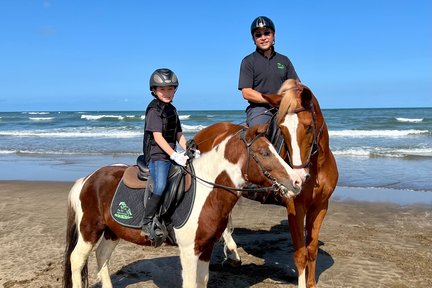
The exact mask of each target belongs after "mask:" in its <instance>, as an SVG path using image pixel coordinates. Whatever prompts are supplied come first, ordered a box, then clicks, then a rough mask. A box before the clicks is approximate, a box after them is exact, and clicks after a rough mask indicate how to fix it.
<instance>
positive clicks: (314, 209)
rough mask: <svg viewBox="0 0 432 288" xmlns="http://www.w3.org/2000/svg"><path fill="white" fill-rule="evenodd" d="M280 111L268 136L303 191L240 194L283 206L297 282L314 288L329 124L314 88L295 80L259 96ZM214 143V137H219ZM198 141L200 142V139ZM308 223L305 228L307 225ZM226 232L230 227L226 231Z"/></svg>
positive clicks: (332, 180) (328, 165)
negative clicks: (274, 92)
mask: <svg viewBox="0 0 432 288" xmlns="http://www.w3.org/2000/svg"><path fill="white" fill-rule="evenodd" d="M263 97H264V98H265V99H266V100H267V101H268V102H269V103H270V104H271V105H272V106H274V107H279V110H278V113H277V115H276V116H275V118H274V119H273V120H272V123H271V124H270V129H269V131H268V135H267V137H268V138H269V139H271V140H272V143H273V144H274V146H275V147H276V149H277V151H278V153H279V154H280V155H281V157H282V158H283V159H285V161H286V162H287V163H288V164H289V165H290V167H292V168H293V169H294V171H295V172H296V173H297V174H298V175H299V177H301V181H300V182H299V183H302V187H301V190H302V191H301V193H300V194H299V196H297V197H295V198H294V199H288V198H286V197H285V198H284V197H280V196H279V195H275V194H271V193H243V196H244V197H247V198H249V199H252V200H256V201H260V202H261V203H264V204H276V205H281V206H285V207H286V208H287V212H288V222H289V229H290V232H291V238H292V241H293V245H294V261H295V264H296V267H297V271H298V286H299V287H301V288H305V287H309V288H312V287H316V280H315V271H316V258H317V254H318V236H319V231H320V228H321V225H322V222H323V220H324V217H325V215H326V213H327V208H328V201H329V198H330V196H331V195H332V193H333V191H334V189H335V187H336V184H337V181H338V170H337V166H336V160H335V158H334V156H333V154H332V152H331V151H330V146H329V135H328V130H327V125H326V123H325V120H324V117H323V114H322V112H321V109H320V106H319V103H318V100H317V99H316V97H315V96H314V95H313V93H312V91H311V90H310V89H309V88H308V87H307V86H305V85H303V84H301V83H300V82H299V81H296V80H287V81H285V82H284V83H283V85H282V86H281V88H280V89H279V91H278V93H277V95H263ZM206 138H208V135H202V134H199V133H198V134H197V135H196V137H195V138H194V139H195V141H196V142H197V144H198V149H200V150H201V151H206V150H208V149H211V147H212V145H211V144H210V141H208V140H206V141H204V140H205V139H206ZM214 140H215V141H214V143H217V142H218V139H217V136H216V138H215V139H214ZM201 142H202V144H201ZM305 228H306V229H305ZM227 231H228V230H227ZM227 231H225V232H224V234H223V237H224V240H225V243H226V246H227V249H228V251H227V252H228V254H229V257H231V260H234V262H237V263H236V264H238V263H241V262H240V261H241V260H240V257H239V256H238V253H237V251H236V249H237V246H236V243H235V242H234V239H233V238H232V236H231V234H230V233H229V232H227Z"/></svg>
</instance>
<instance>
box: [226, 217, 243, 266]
mask: <svg viewBox="0 0 432 288" xmlns="http://www.w3.org/2000/svg"><path fill="white" fill-rule="evenodd" d="M230 219H231V217H230ZM230 226H231V221H229V224H228V227H227V228H226V229H225V230H224V232H223V234H222V237H223V239H224V242H225V245H224V253H225V257H226V259H225V262H224V264H225V263H227V264H228V265H230V266H232V267H237V266H240V265H241V258H240V255H239V254H238V252H237V244H236V242H235V241H234V239H233V237H232V229H230Z"/></svg>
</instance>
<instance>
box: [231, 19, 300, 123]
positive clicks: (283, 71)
mask: <svg viewBox="0 0 432 288" xmlns="http://www.w3.org/2000/svg"><path fill="white" fill-rule="evenodd" d="M251 34H252V39H253V41H254V44H255V45H256V50H255V52H253V53H252V54H249V55H248V56H246V57H245V58H243V60H242V62H241V66H240V78H239V86H238V89H239V90H241V92H242V95H243V98H244V99H246V100H247V101H248V102H249V106H248V107H247V108H246V123H247V125H248V126H253V125H257V124H264V123H267V122H269V121H270V119H271V118H272V116H273V115H274V114H275V113H276V109H272V107H271V106H270V105H269V104H268V103H267V101H266V100H265V99H264V98H263V97H262V94H275V93H277V91H278V90H279V88H280V87H281V85H282V83H283V82H284V81H285V80H287V79H299V78H298V76H297V73H296V71H295V69H294V66H293V65H292V63H291V61H290V60H289V59H288V57H287V56H285V55H282V54H279V53H277V52H276V51H275V49H274V43H275V35H276V29H275V25H274V24H273V21H272V20H270V19H269V18H267V17H265V16H259V17H257V18H256V19H255V20H253V22H252V24H251Z"/></svg>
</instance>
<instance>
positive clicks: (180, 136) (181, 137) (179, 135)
mask: <svg viewBox="0 0 432 288" xmlns="http://www.w3.org/2000/svg"><path fill="white" fill-rule="evenodd" d="M177 141H178V143H179V144H180V147H182V148H183V150H184V151H186V137H185V136H184V135H183V133H182V132H178V133H177Z"/></svg>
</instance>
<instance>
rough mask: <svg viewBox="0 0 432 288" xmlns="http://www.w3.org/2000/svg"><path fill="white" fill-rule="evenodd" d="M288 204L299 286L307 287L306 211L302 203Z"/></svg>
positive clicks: (301, 287)
mask: <svg viewBox="0 0 432 288" xmlns="http://www.w3.org/2000/svg"><path fill="white" fill-rule="evenodd" d="M293 202H294V201H290V203H289V204H288V208H287V209H288V223H289V229H290V233H291V238H292V241H293V246H294V262H295V265H296V267H297V273H298V287H299V288H306V264H307V249H306V245H305V237H304V219H305V211H304V209H303V208H302V205H295V204H294V203H293Z"/></svg>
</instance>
